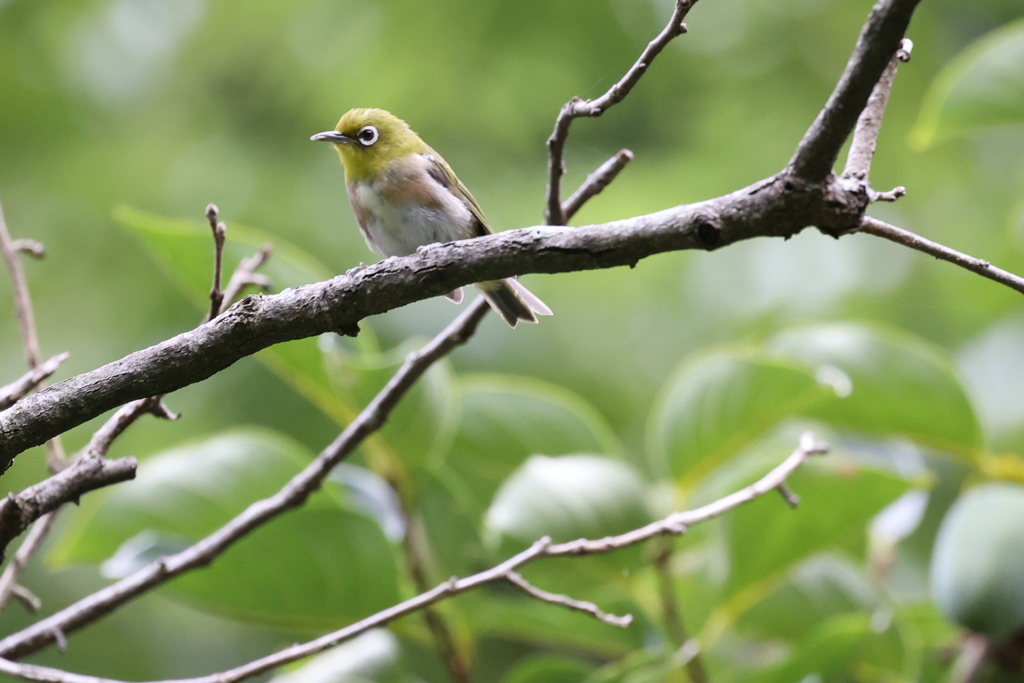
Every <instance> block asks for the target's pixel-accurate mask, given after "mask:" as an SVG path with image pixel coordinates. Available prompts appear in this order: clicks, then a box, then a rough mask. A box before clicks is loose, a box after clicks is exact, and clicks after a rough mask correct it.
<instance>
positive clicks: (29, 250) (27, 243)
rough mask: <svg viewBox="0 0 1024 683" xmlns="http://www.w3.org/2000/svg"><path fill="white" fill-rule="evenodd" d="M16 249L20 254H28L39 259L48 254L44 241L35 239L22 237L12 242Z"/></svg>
mask: <svg viewBox="0 0 1024 683" xmlns="http://www.w3.org/2000/svg"><path fill="white" fill-rule="evenodd" d="M12 246H13V247H14V249H15V250H16V251H17V252H18V253H20V254H28V255H29V256H31V257H32V258H34V259H36V260H38V259H41V258H44V257H45V256H46V247H44V246H43V243H42V242H37V241H35V240H30V239H26V238H24V237H21V238H19V239H16V240H14V241H13V242H12Z"/></svg>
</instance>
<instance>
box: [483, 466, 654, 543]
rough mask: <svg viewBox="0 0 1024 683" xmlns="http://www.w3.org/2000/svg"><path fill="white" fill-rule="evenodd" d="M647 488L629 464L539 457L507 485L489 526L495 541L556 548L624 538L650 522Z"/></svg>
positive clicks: (493, 508) (488, 519)
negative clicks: (544, 540) (547, 543)
mask: <svg viewBox="0 0 1024 683" xmlns="http://www.w3.org/2000/svg"><path fill="white" fill-rule="evenodd" d="M646 502H647V486H646V485H645V483H644V482H643V480H642V479H641V478H640V476H639V475H638V474H637V473H636V472H635V471H634V470H633V469H632V468H631V467H630V466H628V465H627V464H625V463H623V462H618V461H614V460H610V459H608V458H602V457H600V456H595V455H564V456H561V457H557V458H551V457H548V456H544V455H534V456H532V457H530V459H529V460H527V461H526V462H525V463H524V464H523V465H522V467H520V468H519V469H518V470H517V471H516V472H515V473H514V474H513V475H512V476H511V477H509V478H508V479H506V480H505V482H504V483H502V485H501V488H500V489H499V490H498V494H497V495H496V496H495V497H494V502H493V503H491V506H490V508H488V510H487V517H486V519H485V522H484V525H485V528H486V529H487V531H488V533H490V534H493V535H494V536H496V537H500V536H507V537H510V538H513V539H516V540H518V541H521V542H523V543H530V542H533V541H535V540H537V539H538V538H540V537H541V536H551V538H552V540H553V541H555V542H556V543H559V542H562V541H568V540H572V539H576V538H601V537H603V536H611V535H615V534H620V533H623V532H625V531H629V530H630V529H635V528H637V527H640V526H643V525H644V524H646V523H647V522H649V521H651V516H650V513H649V512H648V510H647V508H646Z"/></svg>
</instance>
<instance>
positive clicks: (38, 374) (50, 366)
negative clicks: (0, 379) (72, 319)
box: [0, 352, 68, 410]
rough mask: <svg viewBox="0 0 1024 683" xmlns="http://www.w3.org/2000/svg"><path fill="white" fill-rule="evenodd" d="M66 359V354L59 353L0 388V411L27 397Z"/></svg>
mask: <svg viewBox="0 0 1024 683" xmlns="http://www.w3.org/2000/svg"><path fill="white" fill-rule="evenodd" d="M67 359H68V353H67V352H65V353H60V354H57V355H56V356H54V357H53V358H50V359H49V360H47V361H45V362H43V363H41V364H40V365H37V366H36V367H34V368H32V369H31V370H29V371H28V372H26V373H25V374H24V375H22V376H21V377H20V378H19V379H17V380H15V381H13V382H11V383H10V384H7V385H5V386H2V387H0V410H4V409H5V408H10V407H11V406H12V405H14V404H15V403H17V402H18V400H19V399H21V398H23V397H25V396H27V395H28V394H29V392H31V391H32V390H33V389H35V388H36V387H38V386H39V385H40V384H42V383H43V382H45V381H46V379H47V378H48V377H49V376H50V375H52V374H53V373H55V372H57V368H59V367H60V364H61V363H63V362H64V361H66V360H67Z"/></svg>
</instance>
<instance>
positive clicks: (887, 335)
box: [769, 323, 981, 453]
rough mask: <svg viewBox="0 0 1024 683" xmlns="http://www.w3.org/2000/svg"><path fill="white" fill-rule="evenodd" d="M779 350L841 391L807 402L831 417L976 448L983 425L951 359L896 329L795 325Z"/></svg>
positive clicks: (776, 342) (814, 413)
mask: <svg viewBox="0 0 1024 683" xmlns="http://www.w3.org/2000/svg"><path fill="white" fill-rule="evenodd" d="M769 346H770V348H772V349H773V350H775V351H777V352H779V353H784V354H787V355H789V356H792V357H794V358H797V359H799V360H800V361H803V362H804V363H807V364H808V365H809V366H810V367H811V369H812V371H813V372H814V373H815V374H816V375H817V376H818V378H819V380H821V381H822V382H826V383H829V384H832V385H833V386H834V387H835V388H836V395H834V396H832V397H830V398H829V399H828V400H825V401H822V402H821V403H818V404H817V405H814V406H810V407H809V408H808V409H807V410H805V411H804V412H805V414H806V415H808V416H809V417H813V418H816V419H819V420H821V421H823V422H827V423H829V424H831V425H835V426H838V427H845V428H849V429H854V430H858V431H863V432H868V433H872V434H879V435H885V436H889V435H898V436H906V437H909V438H911V439H914V440H916V441H918V442H919V443H922V444H924V445H927V446H931V447H934V448H938V449H943V450H951V451H953V452H956V453H971V452H972V451H973V450H974V449H976V448H977V447H978V446H980V444H981V427H980V426H979V424H978V419H977V417H976V416H975V414H974V409H973V408H972V406H971V402H970V400H969V399H968V397H967V394H966V392H965V391H964V388H963V386H962V385H961V383H960V379H959V377H958V376H957V373H956V370H955V368H954V366H953V363H952V361H951V359H950V358H949V357H948V356H947V355H946V354H944V353H943V352H942V351H940V350H939V349H936V348H935V347H933V346H931V345H930V344H928V343H926V342H924V341H922V340H920V339H917V338H914V337H911V336H910V335H908V334H906V333H903V332H897V331H893V330H886V329H882V328H878V327H874V326H867V325H860V324H854V323H837V324H830V325H815V326H811V327H801V328H796V329H793V330H789V331H787V332H784V333H782V334H780V335H779V336H777V337H776V338H775V339H773V340H772V341H771V342H770V344H769Z"/></svg>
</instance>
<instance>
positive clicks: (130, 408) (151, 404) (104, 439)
mask: <svg viewBox="0 0 1024 683" xmlns="http://www.w3.org/2000/svg"><path fill="white" fill-rule="evenodd" d="M147 413H148V414H150V415H154V416H155V417H159V418H162V419H164V420H171V421H174V420H177V419H178V418H179V417H181V416H180V415H178V414H177V413H175V412H174V411H172V410H171V409H170V408H168V407H167V406H166V405H165V404H164V402H163V399H162V397H160V396H150V397H149V398H142V399H139V400H138V401H132V402H131V403H128V404H126V405H123V406H121V407H120V408H119V409H118V410H117V412H115V413H114V414H113V415H111V416H110V418H109V419H108V420H107V421H106V422H104V423H103V426H102V427H100V428H99V429H97V430H96V432H95V433H93V435H92V438H91V439H89V444H88V445H87V446H86V447H85V448H84V449H83V451H82V452H83V453H85V454H90V455H93V456H97V457H106V455H107V452H108V451H109V450H110V446H111V445H112V444H113V443H114V439H116V438H117V437H119V436H121V434H122V433H124V430H126V429H128V427H130V426H131V425H132V424H133V423H134V422H135V421H136V420H138V419H139V418H140V417H142V416H143V415H146V414H147Z"/></svg>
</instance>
